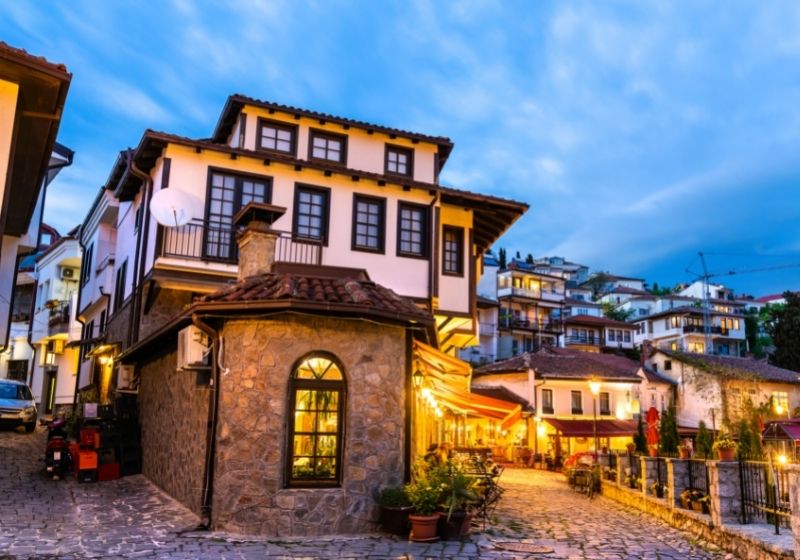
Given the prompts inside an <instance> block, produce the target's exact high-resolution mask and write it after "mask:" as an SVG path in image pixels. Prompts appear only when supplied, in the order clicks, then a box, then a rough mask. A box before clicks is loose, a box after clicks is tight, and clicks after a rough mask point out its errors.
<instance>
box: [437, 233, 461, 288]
mask: <svg viewBox="0 0 800 560" xmlns="http://www.w3.org/2000/svg"><path fill="white" fill-rule="evenodd" d="M442 239H443V243H444V248H443V249H444V250H443V251H442V273H443V274H448V275H452V276H463V275H464V230H463V229H462V228H458V227H452V226H444V228H443V235H442Z"/></svg>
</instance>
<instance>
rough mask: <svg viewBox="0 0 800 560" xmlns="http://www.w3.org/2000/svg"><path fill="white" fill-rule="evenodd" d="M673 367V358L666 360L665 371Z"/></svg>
mask: <svg viewBox="0 0 800 560" xmlns="http://www.w3.org/2000/svg"><path fill="white" fill-rule="evenodd" d="M671 369H672V360H664V371H670V370H671Z"/></svg>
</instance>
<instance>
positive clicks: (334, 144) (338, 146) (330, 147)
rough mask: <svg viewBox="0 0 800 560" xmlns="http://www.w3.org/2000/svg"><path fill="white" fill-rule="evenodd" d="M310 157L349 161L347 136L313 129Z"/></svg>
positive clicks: (337, 161) (339, 161) (309, 149)
mask: <svg viewBox="0 0 800 560" xmlns="http://www.w3.org/2000/svg"><path fill="white" fill-rule="evenodd" d="M308 142H309V146H308V158H309V159H321V160H324V161H333V162H336V163H345V162H346V161H347V136H342V135H341V134H332V133H330V132H323V131H321V130H316V129H313V128H312V129H311V133H310V135H309V140H308Z"/></svg>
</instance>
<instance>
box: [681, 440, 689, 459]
mask: <svg viewBox="0 0 800 560" xmlns="http://www.w3.org/2000/svg"><path fill="white" fill-rule="evenodd" d="M678 456H679V457H680V458H681V459H689V458H690V457H691V456H692V448H691V447H689V446H688V445H686V444H685V443H682V444H680V445H679V446H678Z"/></svg>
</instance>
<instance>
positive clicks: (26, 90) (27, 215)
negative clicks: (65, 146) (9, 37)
mask: <svg viewBox="0 0 800 560" xmlns="http://www.w3.org/2000/svg"><path fill="white" fill-rule="evenodd" d="M0 79H3V80H6V81H9V82H13V83H15V84H18V85H19V96H18V100H17V107H16V109H17V110H16V119H15V122H14V126H13V133H12V138H13V142H14V145H13V146H12V149H11V152H10V153H11V154H12V155H11V158H10V162H9V166H8V169H9V176H8V177H7V178H6V183H7V184H8V185H12V188H10V189H6V191H5V195H4V200H3V201H2V208H3V213H2V224H1V225H2V232H3V233H5V234H8V235H14V236H20V235H24V234H25V233H26V232H27V230H28V227H29V225H30V221H31V217H32V216H33V211H34V208H35V207H36V201H37V200H38V198H39V193H40V191H41V188H42V185H43V183H44V180H45V177H46V175H47V171H48V167H49V165H50V158H51V155H52V153H53V151H54V149H55V146H56V135H57V134H58V127H59V125H60V123H61V115H62V112H63V109H64V102H65V101H66V99H67V91H68V90H69V84H70V81H71V80H72V75H71V74H69V72H67V69H66V67H64V65H63V64H54V63H52V62H48V61H47V60H45V59H44V58H42V57H38V56H33V55H31V54H28V53H27V52H26V51H24V50H22V49H17V48H14V47H11V46H9V45H7V44H6V43H3V42H0ZM59 153H60V152H59Z"/></svg>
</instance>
